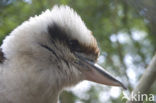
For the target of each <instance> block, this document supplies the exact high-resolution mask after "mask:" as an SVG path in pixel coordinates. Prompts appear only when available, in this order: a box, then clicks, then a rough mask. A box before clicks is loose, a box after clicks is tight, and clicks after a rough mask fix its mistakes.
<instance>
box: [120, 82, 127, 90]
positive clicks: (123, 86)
mask: <svg viewBox="0 0 156 103" xmlns="http://www.w3.org/2000/svg"><path fill="white" fill-rule="evenodd" d="M120 86H121V87H122V88H123V89H124V90H127V89H128V88H127V87H126V86H125V85H124V84H123V83H121V82H120Z"/></svg>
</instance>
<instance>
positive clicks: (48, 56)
mask: <svg viewBox="0 0 156 103" xmlns="http://www.w3.org/2000/svg"><path fill="white" fill-rule="evenodd" d="M1 48H2V53H3V54H4V58H3V59H4V61H3V62H1V64H0V103H56V102H57V100H58V95H59V93H60V92H61V90H62V89H63V88H64V87H67V86H71V85H74V84H76V83H78V82H80V81H81V80H84V79H87V80H92V81H95V82H98V83H103V84H107V85H115V86H123V85H122V84H121V83H120V82H119V81H117V80H116V79H114V78H113V77H112V76H110V75H109V74H107V73H106V72H105V71H101V70H100V69H98V67H96V65H94V62H95V61H96V59H97V57H98V55H99V49H98V47H97V43H96V40H95V38H94V37H93V35H92V34H91V31H90V30H89V29H87V27H86V26H85V24H84V22H83V21H82V20H81V18H80V16H79V15H78V14H77V13H76V12H75V11H74V10H73V9H71V8H70V7H68V6H60V7H59V6H54V7H53V9H52V10H46V11H45V12H43V13H42V14H41V15H39V16H35V17H32V18H30V19H29V20H28V21H25V22H24V23H23V24H21V25H20V26H18V27H17V28H16V29H15V30H13V31H12V32H11V33H10V35H9V36H7V37H6V38H5V40H4V41H3V44H2V46H1ZM90 61H91V62H90ZM94 68H95V70H94Z"/></svg>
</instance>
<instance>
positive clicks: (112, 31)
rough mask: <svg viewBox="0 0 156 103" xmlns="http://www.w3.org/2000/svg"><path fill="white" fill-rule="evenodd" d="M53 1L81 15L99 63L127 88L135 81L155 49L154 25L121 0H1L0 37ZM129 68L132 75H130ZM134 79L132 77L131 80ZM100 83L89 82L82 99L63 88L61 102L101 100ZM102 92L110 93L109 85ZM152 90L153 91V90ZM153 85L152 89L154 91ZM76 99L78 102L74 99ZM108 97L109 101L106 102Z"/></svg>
mask: <svg viewBox="0 0 156 103" xmlns="http://www.w3.org/2000/svg"><path fill="white" fill-rule="evenodd" d="M55 4H58V5H60V4H64V5H69V6H70V7H72V8H74V9H75V10H76V11H77V12H78V14H80V15H81V17H82V19H83V20H84V21H85V23H86V25H87V27H88V28H89V29H91V30H92V32H93V34H94V36H95V37H96V38H97V41H98V44H99V47H100V50H101V56H100V59H99V63H100V64H101V65H102V66H104V67H105V68H106V69H108V70H109V71H111V72H112V73H114V75H116V76H117V75H118V77H120V78H122V80H123V81H124V82H125V84H126V85H127V86H128V88H129V90H132V88H133V87H134V86H135V85H136V84H137V81H138V80H139V78H140V76H141V75H142V73H143V71H144V69H145V68H146V67H147V65H148V63H149V61H150V60H151V58H152V56H153V54H154V52H155V50H156V36H155V34H153V33H155V32H156V30H155V29H151V28H152V27H153V28H154V27H156V25H154V24H152V25H151V22H150V19H148V18H144V17H141V16H140V15H139V12H137V11H138V10H136V8H134V7H133V6H131V5H128V4H127V3H126V2H124V0H1V1H0V41H2V40H3V39H4V37H5V36H6V35H8V34H9V33H10V32H11V31H12V30H14V28H16V27H17V26H18V25H20V24H21V23H22V22H23V21H25V20H28V18H29V17H31V16H35V15H39V14H40V13H41V12H42V11H44V10H46V9H51V8H52V7H53V5H55ZM142 9H143V8H142ZM129 70H132V71H133V72H134V75H135V77H133V78H132V77H131V76H130V75H129ZM134 79H135V80H134ZM98 87H99V88H102V86H96V87H95V86H91V88H90V89H89V90H88V91H87V92H86V94H87V95H88V98H86V99H82V98H80V97H77V96H76V95H75V94H74V93H72V92H64V93H62V95H61V97H60V101H61V103H103V102H102V101H100V100H99V94H100V92H101V90H103V89H99V90H97V89H95V88H98ZM106 88H107V89H106V90H105V92H107V93H108V94H109V92H110V89H111V88H109V87H106ZM152 91H153V92H152ZM154 91H156V88H155V87H153V88H152V89H151V93H154ZM121 98H122V93H121V95H119V97H118V98H113V97H111V96H110V97H109V100H107V101H106V102H107V103H121ZM76 101H79V102H76ZM108 101H109V102H108Z"/></svg>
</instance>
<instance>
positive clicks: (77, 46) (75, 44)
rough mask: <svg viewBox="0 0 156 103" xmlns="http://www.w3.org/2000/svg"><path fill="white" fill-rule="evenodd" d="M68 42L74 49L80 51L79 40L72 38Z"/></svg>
mask: <svg viewBox="0 0 156 103" xmlns="http://www.w3.org/2000/svg"><path fill="white" fill-rule="evenodd" d="M68 44H69V47H70V49H71V50H72V51H80V47H79V43H78V41H77V40H70V41H69V43H68Z"/></svg>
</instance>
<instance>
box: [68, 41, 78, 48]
mask: <svg viewBox="0 0 156 103" xmlns="http://www.w3.org/2000/svg"><path fill="white" fill-rule="evenodd" d="M77 45H78V41H77V40H70V41H69V46H71V47H75V46H77Z"/></svg>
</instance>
